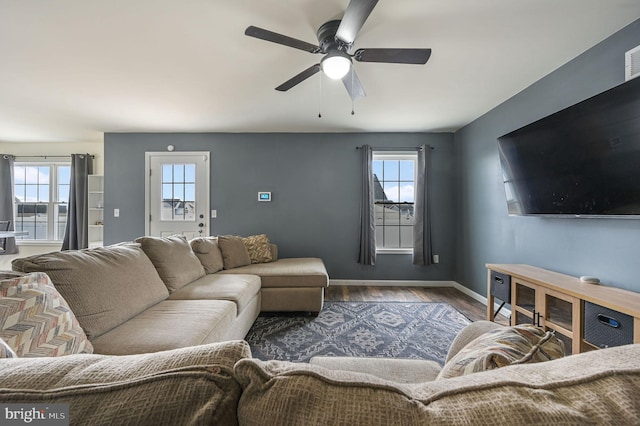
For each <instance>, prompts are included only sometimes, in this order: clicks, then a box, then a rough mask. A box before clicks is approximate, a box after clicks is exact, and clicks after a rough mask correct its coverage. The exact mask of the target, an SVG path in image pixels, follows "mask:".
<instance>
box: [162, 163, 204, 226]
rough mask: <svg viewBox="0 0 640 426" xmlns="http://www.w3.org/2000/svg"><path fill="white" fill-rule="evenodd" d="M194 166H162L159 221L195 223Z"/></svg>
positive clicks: (169, 164)
mask: <svg viewBox="0 0 640 426" xmlns="http://www.w3.org/2000/svg"><path fill="white" fill-rule="evenodd" d="M195 175H196V165H195V164H177V163H165V164H163V165H162V206H161V209H160V211H161V213H160V220H164V221H174V220H179V221H195V220H196V213H195V211H196V201H195V192H196V191H195Z"/></svg>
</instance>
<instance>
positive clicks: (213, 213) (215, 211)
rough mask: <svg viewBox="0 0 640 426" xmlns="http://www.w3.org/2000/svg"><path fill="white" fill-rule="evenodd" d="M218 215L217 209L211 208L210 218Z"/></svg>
mask: <svg viewBox="0 0 640 426" xmlns="http://www.w3.org/2000/svg"><path fill="white" fill-rule="evenodd" d="M216 217H218V210H211V219H215V218H216Z"/></svg>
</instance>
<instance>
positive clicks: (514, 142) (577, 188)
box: [498, 78, 640, 219]
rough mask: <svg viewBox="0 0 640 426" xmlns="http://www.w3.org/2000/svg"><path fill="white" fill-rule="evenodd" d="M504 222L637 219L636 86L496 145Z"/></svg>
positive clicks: (639, 146)
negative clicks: (522, 218) (521, 218)
mask: <svg viewBox="0 0 640 426" xmlns="http://www.w3.org/2000/svg"><path fill="white" fill-rule="evenodd" d="M498 150H499V153H500V163H501V167H502V174H503V177H504V184H505V191H506V196H507V206H508V211H509V214H510V215H534V216H558V217H608V218H634V219H640V78H636V79H633V80H630V81H627V82H625V83H623V84H621V85H619V86H616V87H614V88H613V89H610V90H607V91H606V92H603V93H601V94H599V95H596V96H594V97H592V98H589V99H587V100H585V101H582V102H580V103H578V104H576V105H573V106H571V107H569V108H566V109H564V110H562V111H559V112H557V113H555V114H552V115H550V116H548V117H545V118H543V119H541V120H538V121H536V122H534V123H531V124H529V125H527V126H525V127H523V128H521V129H519V130H516V131H513V132H511V133H508V134H506V135H504V136H501V137H500V138H498Z"/></svg>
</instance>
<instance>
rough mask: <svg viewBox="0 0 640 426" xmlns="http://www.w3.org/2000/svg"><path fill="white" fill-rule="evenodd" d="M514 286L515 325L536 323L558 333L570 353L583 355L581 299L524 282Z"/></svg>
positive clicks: (514, 282)
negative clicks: (581, 346)
mask: <svg viewBox="0 0 640 426" xmlns="http://www.w3.org/2000/svg"><path fill="white" fill-rule="evenodd" d="M511 285H512V289H511V294H512V297H513V299H512V300H513V304H512V312H511V325H519V324H535V325H537V326H539V327H543V328H544V329H545V330H554V331H555V332H556V337H557V338H558V339H560V340H561V341H563V342H564V348H565V352H566V353H567V354H571V353H579V352H580V340H581V339H580V335H581V330H580V320H579V318H580V316H581V310H580V306H581V305H580V299H577V298H575V297H572V296H569V295H566V294H562V293H558V292H555V291H553V290H550V289H546V288H542V287H540V286H536V285H535V284H530V283H528V282H526V281H523V280H520V279H514V280H513V281H512V283H511Z"/></svg>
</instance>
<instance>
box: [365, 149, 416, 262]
mask: <svg viewBox="0 0 640 426" xmlns="http://www.w3.org/2000/svg"><path fill="white" fill-rule="evenodd" d="M416 162H417V153H415V152H403V153H392V152H374V153H373V180H374V186H375V197H374V198H375V201H374V203H375V217H376V223H375V225H376V251H377V252H378V253H410V252H412V250H413V225H414V223H415V216H414V209H413V207H414V206H413V204H414V201H415V180H416V169H417V167H416Z"/></svg>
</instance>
